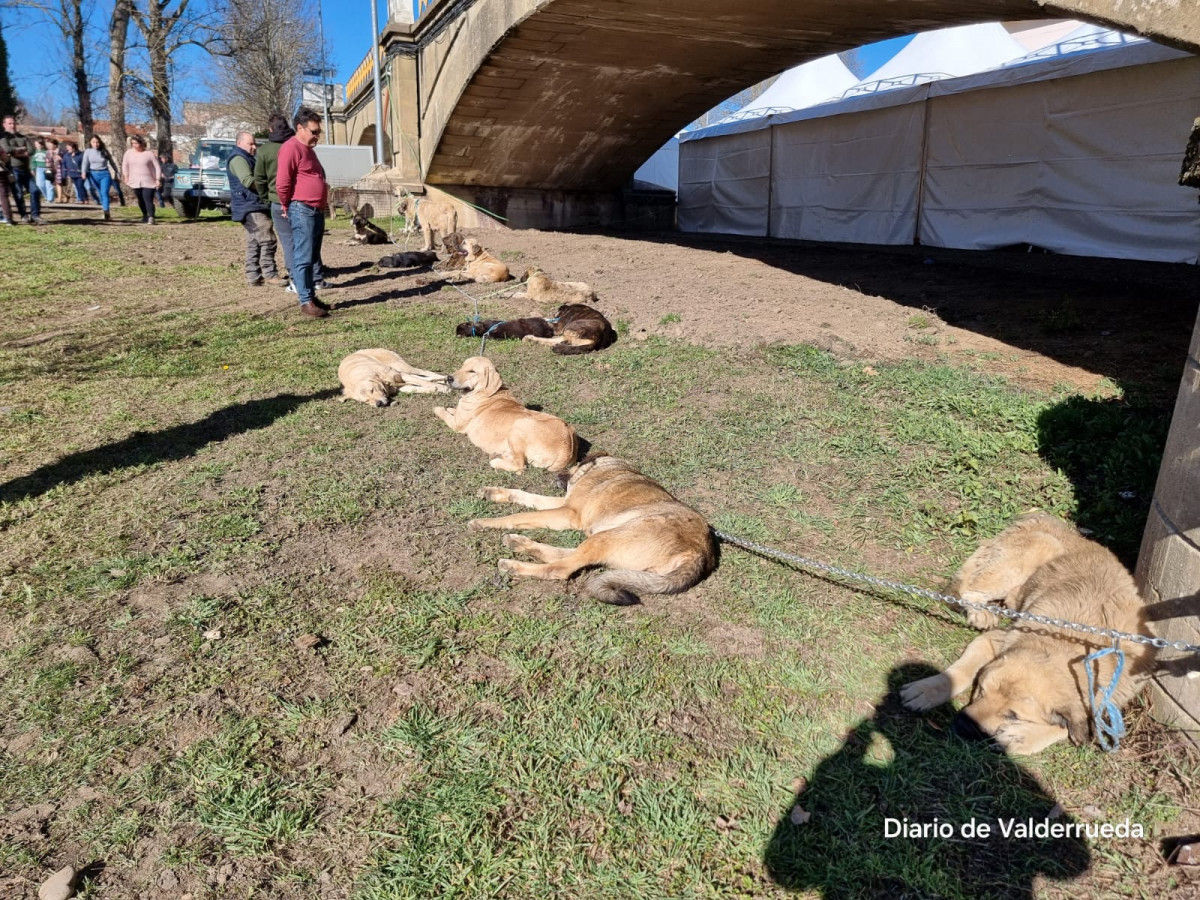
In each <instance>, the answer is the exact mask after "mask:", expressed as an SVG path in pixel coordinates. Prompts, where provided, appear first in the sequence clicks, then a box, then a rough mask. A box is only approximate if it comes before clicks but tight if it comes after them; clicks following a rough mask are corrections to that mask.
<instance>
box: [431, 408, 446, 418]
mask: <svg viewBox="0 0 1200 900" xmlns="http://www.w3.org/2000/svg"><path fill="white" fill-rule="evenodd" d="M433 414H434V415H435V416H442V417H445V415H446V407H444V406H435V407H434V408H433Z"/></svg>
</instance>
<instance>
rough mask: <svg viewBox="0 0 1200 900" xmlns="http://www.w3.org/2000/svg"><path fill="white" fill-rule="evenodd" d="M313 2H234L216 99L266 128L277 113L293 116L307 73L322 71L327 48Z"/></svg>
mask: <svg viewBox="0 0 1200 900" xmlns="http://www.w3.org/2000/svg"><path fill="white" fill-rule="evenodd" d="M315 20H316V14H315V13H314V11H313V9H312V4H311V3H310V2H308V0H300V2H288V0H229V2H228V4H227V5H226V7H225V11H224V15H223V16H222V19H221V23H220V25H219V30H220V35H221V40H220V43H219V45H217V46H214V47H213V48H212V49H213V52H214V54H216V55H217V56H218V61H217V63H218V67H217V75H216V79H215V83H214V84H213V89H214V93H215V94H216V95H217V96H219V97H222V98H223V99H224V101H225V102H226V103H228V104H229V105H230V106H232V107H233V108H234V109H235V110H236V111H237V112H238V113H240V115H241V117H242V118H244V119H245V120H246V121H247V122H258V123H261V124H262V125H263V126H265V125H266V122H267V119H268V118H269V117H270V115H271V113H274V112H282V113H283V114H284V115H288V114H289V113H290V112H291V111H292V110H294V109H295V108H296V105H297V104H298V102H299V100H300V81H301V74H302V72H303V70H304V69H306V68H311V67H314V65H319V63H320V56H321V44H320V41H319V39H318V37H317V33H316V29H315V28H314V27H313V23H314V21H315Z"/></svg>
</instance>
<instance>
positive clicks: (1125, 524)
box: [1038, 395, 1174, 569]
mask: <svg viewBox="0 0 1200 900" xmlns="http://www.w3.org/2000/svg"><path fill="white" fill-rule="evenodd" d="M1173 399H1174V398H1173V397H1172V398H1169V399H1168V398H1162V399H1157V400H1153V401H1151V400H1143V399H1141V398H1136V397H1135V398H1132V399H1130V400H1124V399H1091V398H1087V397H1081V396H1078V395H1075V396H1072V397H1068V398H1067V399H1066V400H1064V401H1063V402H1061V403H1058V404H1055V405H1054V406H1052V407H1050V408H1048V409H1047V410H1045V411H1044V412H1043V413H1042V414H1041V416H1039V418H1038V452H1039V453H1040V454H1041V456H1042V458H1043V459H1045V460H1046V462H1048V463H1050V465H1052V466H1054V467H1055V468H1056V469H1058V470H1060V471H1061V472H1062V473H1063V474H1064V475H1065V476H1066V477H1067V478H1068V479H1069V480H1070V481H1071V484H1072V486H1073V487H1074V489H1075V501H1076V510H1075V515H1074V519H1075V523H1076V524H1077V525H1079V526H1081V527H1082V528H1085V529H1087V530H1088V531H1089V532H1091V534H1092V536H1093V537H1094V538H1095V539H1096V540H1098V541H1099V542H1100V543H1101V544H1103V545H1104V546H1106V547H1108V548H1109V549H1110V550H1112V551H1113V553H1115V554H1116V555H1117V558H1118V559H1120V560H1121V562H1122V563H1124V564H1125V565H1126V566H1127V567H1128V568H1130V569H1132V568H1133V566H1134V565H1135V564H1136V562H1137V556H1138V549H1139V548H1140V547H1141V543H1142V532H1143V530H1144V529H1145V527H1146V517H1147V515H1148V514H1149V512H1150V501H1151V499H1152V498H1153V496H1154V483H1155V481H1156V479H1157V478H1158V467H1159V463H1160V462H1161V461H1162V453H1163V447H1164V446H1165V445H1166V442H1167V431H1168V430H1169V428H1170V426H1171V403H1172V401H1173Z"/></svg>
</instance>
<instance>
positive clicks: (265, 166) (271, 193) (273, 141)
mask: <svg viewBox="0 0 1200 900" xmlns="http://www.w3.org/2000/svg"><path fill="white" fill-rule="evenodd" d="M295 135H296V132H295V129H293V128H292V127H291V126H290V125H288V121H287V118H286V117H285V116H284V115H283V114H282V113H272V114H271V117H270V118H269V119H268V120H267V139H266V140H265V141H263V142H262V143H261V144H259V145H258V152H257V153H255V154H254V190H255V191H256V192H257V193H258V198H259V199H260V200H262V202H263V203H264V204H266V205H267V206H268V207H269V208H270V210H271V222H272V223H273V224H274V225H275V234H276V235H277V236H278V237H279V244H280V246H281V247H283V262H284V266H285V267H286V268H287V272H288V274H289V275H290V274H291V273H293V272H295V271H296V268H295V265H294V264H293V261H292V225H291V223H290V222H289V221H288V220H287V217H286V216H285V215H284V214H283V204H282V203H280V202H279V191H278V187H277V184H276V180H277V177H278V174H279V148H280V147H282V146H283V145H284V143H285V142H286V141H287V140H289V139H290V138H293V137H295ZM313 287H314V288H315V289H316V290H318V291H319V290H322V289H323V288H325V287H326V284H325V272H324V266H323V265H322V263H321V257H320V255H319V254H318V256H317V258H316V259H314V260H313ZM288 290H289V291H291V292H292V293H293V294H294V293H296V284H295V281H294V280H293V281H292V282H291V283H290V284H289V285H288Z"/></svg>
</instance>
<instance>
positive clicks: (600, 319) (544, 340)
mask: <svg viewBox="0 0 1200 900" xmlns="http://www.w3.org/2000/svg"><path fill="white" fill-rule="evenodd" d="M551 324H552V325H553V326H554V336H553V337H538V336H537V335H536V334H527V335H525V336H524V337H523V338H522V340H525V341H530V342H532V343H535V344H552V345H553V346H554V352H555V353H558V354H562V355H564V356H566V355H571V354H575V353H591V352H592V351H593V350H603V349H604V348H605V347H609V346H611V345H612V344H614V343H616V340H617V333H616V332H615V331H613V327H612V323H610V322H609V321H608V319H606V318H604V315H603V313H601V312H600V310H598V309H593V308H592V307H590V306H585V305H584V304H582V303H567V304H564V305H563V306H560V307H559V308H558V312H557V313H555V317H554V318H553V319H552V320H551Z"/></svg>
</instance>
